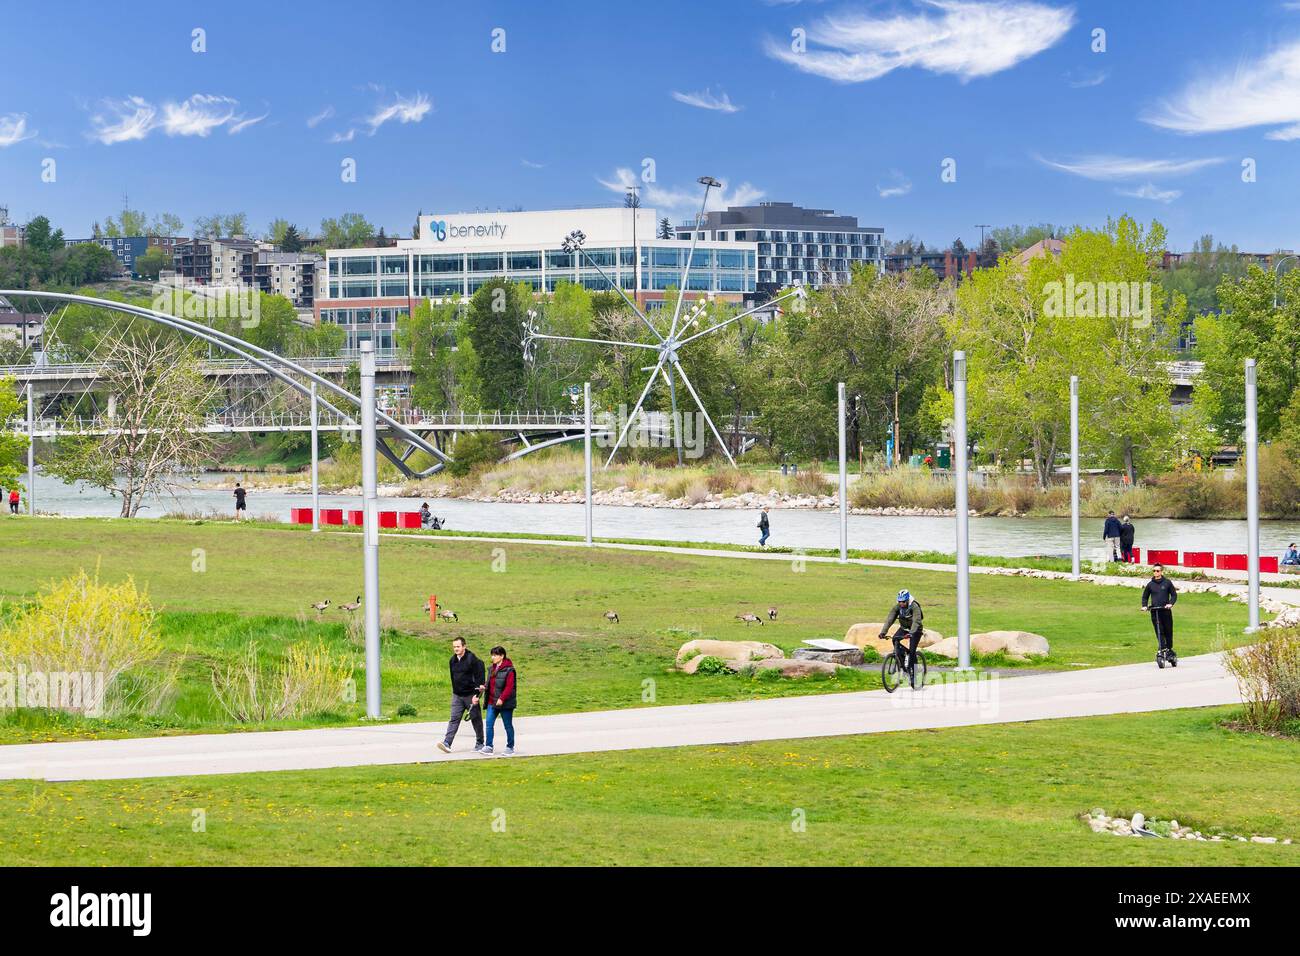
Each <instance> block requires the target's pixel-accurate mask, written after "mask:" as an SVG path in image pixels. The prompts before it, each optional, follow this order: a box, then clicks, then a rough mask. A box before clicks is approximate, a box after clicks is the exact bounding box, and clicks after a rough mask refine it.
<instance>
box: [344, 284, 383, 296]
mask: <svg viewBox="0 0 1300 956" xmlns="http://www.w3.org/2000/svg"><path fill="white" fill-rule="evenodd" d="M374 297H375V280H374V279H348V280H347V281H345V282H344V283H343V298H345V299H373V298H374Z"/></svg>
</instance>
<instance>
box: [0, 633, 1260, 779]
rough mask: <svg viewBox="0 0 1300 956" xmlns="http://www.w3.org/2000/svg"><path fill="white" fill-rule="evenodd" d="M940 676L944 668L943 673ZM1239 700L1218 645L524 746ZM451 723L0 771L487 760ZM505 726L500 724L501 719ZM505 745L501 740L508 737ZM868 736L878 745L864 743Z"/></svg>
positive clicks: (962, 721) (618, 719)
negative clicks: (443, 748) (1160, 657)
mask: <svg viewBox="0 0 1300 956" xmlns="http://www.w3.org/2000/svg"><path fill="white" fill-rule="evenodd" d="M932 676H937V675H932ZM1239 700H1240V696H1239V694H1238V691H1237V685H1236V683H1235V682H1234V681H1233V680H1232V678H1231V677H1229V676H1228V675H1227V673H1226V672H1225V671H1224V669H1223V665H1222V663H1221V661H1220V659H1219V657H1218V655H1202V656H1198V657H1186V658H1183V659H1182V661H1181V662H1180V666H1179V667H1178V668H1176V669H1170V668H1166V669H1164V670H1160V669H1158V668H1157V667H1156V666H1155V663H1154V662H1150V663H1145V664H1126V665H1122V666H1118V667H1101V668H1091V669H1088V670H1080V671H1072V672H1066V673H1051V674H1031V675H1026V676H1017V677H1014V678H1006V679H999V678H996V677H990V678H987V679H980V680H970V681H965V682H956V683H934V684H931V685H930V686H928V687H926V688H925V689H924V690H922V691H920V692H915V693H913V692H911V691H909V690H906V689H904V690H900V691H899V692H897V693H895V694H886V693H885V692H884V691H872V692H867V693H854V694H824V695H820V696H815V697H785V698H779V699H775V700H760V701H740V702H732V703H720V704H690V705H684V706H673V707H667V706H665V707H640V708H633V709H629V710H615V711H601V712H596V713H585V714H563V715H557V716H552V717H521V718H519V720H518V721H516V730H517V732H518V744H519V756H528V757H536V756H545V755H555V754H572V753H592V752H599V751H616V750H641V749H647V748H654V747H688V746H698V745H701V744H734V743H743V742H747V741H756V740H787V739H797V738H807V737H831V736H840V735H847V734H871V733H882V732H886V731H894V730H917V729H924V728H933V727H960V726H968V725H971V724H997V723H1011V722H1017V721H1026V720H1047V719H1051V718H1056V717H1087V716H1095V715H1101V714H1119V713H1136V712H1142V711H1155V710H1169V709H1173V708H1176V707H1204V706H1209V705H1213V704H1228V703H1234V702H1237V701H1239ZM445 728H446V722H445V721H440V722H435V723H418V724H389V725H383V724H376V725H370V726H364V727H343V728H330V729H323V730H283V731H271V732H262V733H237V734H196V735H192V736H183V737H148V738H137V739H132V740H99V741H76V742H69V743H51V744H15V745H9V746H0V779H10V780H12V779H43V780H111V779H127V778H138V777H172V776H194V775H200V774H221V773H250V772H261V771H270V770H314V769H323V768H328V767H360V766H370V765H375V764H405V763H429V762H440V761H446V760H466V759H472V760H487V759H491V758H487V757H482V756H479V755H478V754H474V753H472V752H471V751H470V747H471V746H472V745H473V742H474V741H473V731H472V730H471V729H470V728H469V727H463V728H462V730H461V732H460V734H459V736H458V738H457V741H456V747H457V749H456V750H455V751H454V752H453V753H451V754H443V753H441V752H439V751H438V750H437V749H436V748H435V746H434V745H435V744H436V742H437V741H438V740H440V739H441V737H442V733H443V731H444V729H445ZM497 730H498V732H500V730H501V728H500V726H499V725H498V728H497ZM503 743H504V737H503V736H502V737H501V738H500V739H499V741H498V744H499V745H500V744H503ZM864 746H869V744H867V743H865V742H864Z"/></svg>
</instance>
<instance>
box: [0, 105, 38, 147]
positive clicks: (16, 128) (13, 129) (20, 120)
mask: <svg viewBox="0 0 1300 956" xmlns="http://www.w3.org/2000/svg"><path fill="white" fill-rule="evenodd" d="M35 135H36V130H32V131H30V132H28V130H27V114H26V113H5V114H4V115H0V149H4V148H5V147H7V146H12V145H14V144H15V143H21V142H22V141H23V140H25V139H31V138H32V137H33V136H35Z"/></svg>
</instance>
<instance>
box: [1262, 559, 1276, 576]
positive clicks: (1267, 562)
mask: <svg viewBox="0 0 1300 956" xmlns="http://www.w3.org/2000/svg"><path fill="white" fill-rule="evenodd" d="M1259 569H1260V570H1261V571H1270V572H1272V573H1273V574H1277V558H1276V557H1273V558H1260V559H1259Z"/></svg>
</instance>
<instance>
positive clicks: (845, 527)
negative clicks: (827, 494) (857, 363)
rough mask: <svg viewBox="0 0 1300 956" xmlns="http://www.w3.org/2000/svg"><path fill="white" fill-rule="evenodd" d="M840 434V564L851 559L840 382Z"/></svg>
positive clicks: (843, 405)
mask: <svg viewBox="0 0 1300 956" xmlns="http://www.w3.org/2000/svg"><path fill="white" fill-rule="evenodd" d="M839 393H840V396H839V397H840V401H839V426H840V427H839V432H840V563H841V564H843V563H844V562H845V561H847V560H848V559H849V473H848V463H847V462H846V461H845V457H844V456H845V435H846V428H845V418H846V417H847V416H846V414H845V404H846V403H845V399H844V383H843V382H840V388H839Z"/></svg>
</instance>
